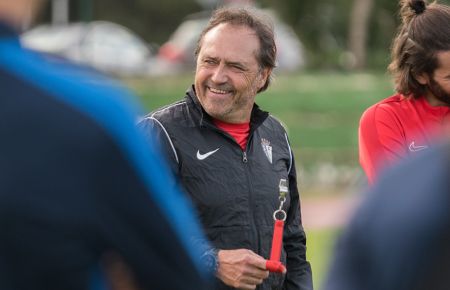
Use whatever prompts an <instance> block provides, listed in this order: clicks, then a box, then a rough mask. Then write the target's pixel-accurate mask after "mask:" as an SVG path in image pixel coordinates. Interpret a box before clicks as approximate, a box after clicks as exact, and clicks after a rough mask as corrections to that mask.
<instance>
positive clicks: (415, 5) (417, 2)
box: [409, 0, 427, 15]
mask: <svg viewBox="0 0 450 290" xmlns="http://www.w3.org/2000/svg"><path fill="white" fill-rule="evenodd" d="M409 7H411V9H412V10H414V12H415V13H416V14H417V15H418V14H422V13H423V12H424V11H425V9H427V4H426V3H425V1H423V0H412V1H410V2H409Z"/></svg>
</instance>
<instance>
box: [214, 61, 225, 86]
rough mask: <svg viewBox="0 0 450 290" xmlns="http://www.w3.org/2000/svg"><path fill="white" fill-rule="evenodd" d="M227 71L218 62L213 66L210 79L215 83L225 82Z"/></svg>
mask: <svg viewBox="0 0 450 290" xmlns="http://www.w3.org/2000/svg"><path fill="white" fill-rule="evenodd" d="M227 79H228V77H227V72H226V68H225V66H224V65H222V64H220V65H218V66H217V67H215V68H214V71H213V74H212V76H211V80H212V81H213V82H214V83H216V84H223V83H225V82H227Z"/></svg>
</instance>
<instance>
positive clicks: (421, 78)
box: [414, 73, 430, 85]
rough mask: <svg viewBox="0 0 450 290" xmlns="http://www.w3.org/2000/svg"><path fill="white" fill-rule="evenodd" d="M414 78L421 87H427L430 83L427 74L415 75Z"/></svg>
mask: <svg viewBox="0 0 450 290" xmlns="http://www.w3.org/2000/svg"><path fill="white" fill-rule="evenodd" d="M414 77H415V79H416V80H417V81H418V82H419V84H421V85H426V84H428V82H429V81H430V77H429V76H428V74H426V73H421V74H419V75H415V76H414Z"/></svg>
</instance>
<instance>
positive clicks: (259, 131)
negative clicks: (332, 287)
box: [139, 87, 312, 290]
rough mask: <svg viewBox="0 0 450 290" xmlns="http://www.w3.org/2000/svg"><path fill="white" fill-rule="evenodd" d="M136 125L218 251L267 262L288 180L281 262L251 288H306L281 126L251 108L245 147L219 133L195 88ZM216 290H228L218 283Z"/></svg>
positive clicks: (291, 171)
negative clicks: (153, 141) (163, 157)
mask: <svg viewBox="0 0 450 290" xmlns="http://www.w3.org/2000/svg"><path fill="white" fill-rule="evenodd" d="M139 126H140V127H141V128H142V129H144V131H145V132H146V133H147V134H148V135H149V137H150V136H153V137H154V134H155V133H156V135H157V136H158V138H159V139H160V141H161V143H162V146H163V147H165V149H166V150H167V152H168V158H169V161H170V163H171V164H172V168H173V170H174V171H175V172H176V174H177V175H178V177H179V178H180V180H181V182H182V184H183V186H184V187H185V189H186V190H187V192H188V193H189V195H190V196H191V198H192V200H193V201H194V204H195V205H196V207H197V209H198V214H199V217H200V220H201V221H202V223H203V226H204V229H205V231H206V234H207V236H208V237H209V239H210V240H211V242H212V244H213V245H214V246H215V247H216V248H217V249H227V250H228V249H239V248H245V249H250V250H252V251H254V252H255V253H257V254H259V255H261V256H262V257H264V258H266V259H268V258H269V256H270V249H271V244H272V234H273V225H274V219H273V212H274V210H276V209H278V207H279V204H280V202H279V189H278V185H279V182H280V179H287V180H289V189H290V194H289V195H288V197H287V202H286V203H285V206H284V209H285V210H286V212H287V219H286V224H285V229H284V237H283V251H282V261H283V263H285V265H286V266H287V275H286V276H285V277H284V276H283V275H281V274H273V273H271V274H270V276H269V278H267V279H266V280H265V281H264V283H263V284H262V285H260V286H259V287H258V288H257V289H302V290H306V289H312V279H311V268H310V265H309V263H308V262H307V260H306V237H305V233H304V231H303V228H302V224H301V215H300V201H299V193H298V189H297V178H296V172H295V164H294V159H293V154H292V152H291V149H290V146H289V142H288V138H287V134H286V132H285V130H284V128H283V126H282V125H281V124H280V123H279V122H278V121H277V120H276V119H274V118H273V117H272V116H269V114H268V113H267V112H263V111H261V110H260V109H259V108H258V106H257V105H255V106H254V108H253V111H252V115H251V120H250V135H249V139H248V143H247V148H246V150H245V151H242V149H241V147H240V146H239V144H238V143H237V142H236V141H235V140H234V139H233V138H232V137H231V136H230V135H229V134H227V133H226V132H224V131H222V130H220V129H219V128H217V127H216V126H215V125H214V123H213V122H212V120H211V117H210V116H209V115H208V114H207V113H206V112H205V111H204V110H203V109H202V107H201V105H200V103H199V101H198V99H197V96H196V95H195V91H194V88H193V87H192V88H191V89H190V90H188V91H187V94H186V96H185V99H184V100H181V101H179V102H177V103H175V104H172V105H169V106H166V107H164V108H162V109H159V110H157V111H155V112H153V113H151V114H149V115H148V116H147V117H146V118H145V119H144V120H143V121H141V122H140V124H139ZM217 289H230V288H229V287H227V286H226V285H225V284H223V283H221V282H219V283H218V286H217Z"/></svg>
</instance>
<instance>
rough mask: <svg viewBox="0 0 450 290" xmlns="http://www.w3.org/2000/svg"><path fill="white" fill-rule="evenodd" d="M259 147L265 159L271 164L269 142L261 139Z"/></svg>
mask: <svg viewBox="0 0 450 290" xmlns="http://www.w3.org/2000/svg"><path fill="white" fill-rule="evenodd" d="M261 146H262V148H263V151H264V153H265V154H266V157H267V159H269V162H270V163H272V146H270V142H269V140H267V139H264V138H261Z"/></svg>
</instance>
